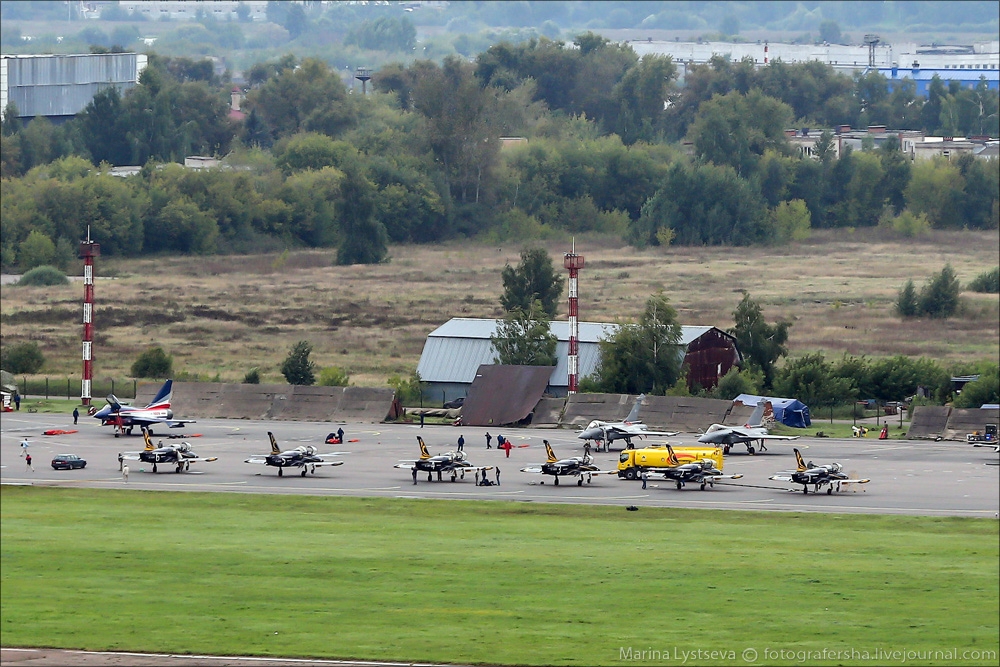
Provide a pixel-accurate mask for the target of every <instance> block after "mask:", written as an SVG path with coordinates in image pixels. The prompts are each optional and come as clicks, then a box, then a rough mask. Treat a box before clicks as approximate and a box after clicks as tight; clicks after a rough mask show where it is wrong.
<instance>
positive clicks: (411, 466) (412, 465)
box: [392, 461, 417, 470]
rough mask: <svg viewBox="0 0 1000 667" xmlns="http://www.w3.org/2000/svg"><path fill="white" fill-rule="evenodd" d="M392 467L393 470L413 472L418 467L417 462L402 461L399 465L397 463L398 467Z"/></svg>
mask: <svg viewBox="0 0 1000 667" xmlns="http://www.w3.org/2000/svg"><path fill="white" fill-rule="evenodd" d="M392 467H393V468H406V469H407V470H413V469H414V468H416V467H417V462H416V461H400V462H399V463H397V464H396V465H394V466H392Z"/></svg>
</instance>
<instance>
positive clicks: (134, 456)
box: [122, 452, 140, 461]
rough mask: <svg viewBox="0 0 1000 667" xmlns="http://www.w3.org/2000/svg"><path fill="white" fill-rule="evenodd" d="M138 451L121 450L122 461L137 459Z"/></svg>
mask: <svg viewBox="0 0 1000 667" xmlns="http://www.w3.org/2000/svg"><path fill="white" fill-rule="evenodd" d="M139 454H140V452H122V460H123V461H138V460H139Z"/></svg>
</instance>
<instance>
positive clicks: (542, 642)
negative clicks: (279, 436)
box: [0, 487, 1000, 665]
mask: <svg viewBox="0 0 1000 667" xmlns="http://www.w3.org/2000/svg"><path fill="white" fill-rule="evenodd" d="M0 505H2V563H3V567H2V598H0V601H2V633H3V637H2V642H3V644H4V645H5V646H53V647H64V648H86V649H122V650H135V651H154V652H156V651H169V652H175V653H184V652H191V653H202V652H206V653H223V654H250V655H271V656H316V657H329V658H364V659H378V660H415V661H442V662H465V663H491V664H497V663H500V664H531V665H541V664H545V665H550V664H551V665H563V664H566V665H575V664H595V665H598V664H601V665H603V664H621V663H622V661H623V650H625V649H628V648H632V649H633V650H647V649H653V650H658V651H667V652H668V653H669V652H672V651H673V652H676V651H693V650H697V649H704V650H707V649H712V650H722V651H734V652H735V656H736V660H735V661H731V660H728V659H726V658H725V657H723V658H722V659H721V660H714V659H708V660H704V659H703V660H697V659H696V660H693V661H691V660H689V662H688V664H746V663H745V662H743V661H742V659H741V652H742V651H743V649H745V648H754V649H755V650H758V651H759V652H760V656H761V657H760V659H761V660H763V651H764V650H765V649H766V648H773V649H778V648H786V649H798V650H822V649H823V648H828V649H857V650H874V649H875V648H876V647H879V648H882V649H894V648H897V649H905V650H914V651H916V650H927V651H933V650H941V649H950V648H953V647H957V648H960V649H986V650H989V649H993V650H995V649H996V647H997V644H998V640H1000V637H998V625H1000V622H998V621H1000V612H998V586H1000V577H998V559H1000V553H998V551H1000V541H998V529H997V522H996V521H993V520H986V519H981V520H980V519H960V518H923V517H898V516H868V515H850V516H848V515H829V514H823V515H820V514H784V513H782V514H775V513H753V512H725V511H703V510H702V511H699V510H679V509H667V508H662V509H659V508H657V509H651V508H642V509H641V510H640V511H638V512H626V511H625V510H624V509H623V508H621V507H598V506H561V505H558V506H557V505H542V504H525V503H499V502H461V501H432V500H396V499H359V498H338V497H302V496H280V497H278V496H263V495H242V494H213V493H207V494H198V493H184V494H175V493H159V492H139V491H127V490H122V491H107V490H103V491H99V490H86V489H72V490H67V489H42V488H17V487H5V488H4V489H3V493H2V497H0ZM633 655H635V653H633ZM670 655H676V653H670ZM670 660H671V661H675V660H674V658H673V657H671V658H670ZM654 662H658V661H654ZM663 662H666V661H663ZM782 662H785V663H789V664H790V663H793V662H794V659H792V660H786V661H782V660H779V659H772V660H769V661H768V663H782ZM914 662H915V663H917V664H920V663H921V661H920V660H913V661H909V662H908V664H912V663H914ZM923 662H924V664H929V663H933V662H935V661H933V660H928V661H923ZM938 662H940V661H938ZM959 662H961V661H959ZM976 662H982V660H978V661H969V662H968V664H975V663H976ZM830 663H831V664H832V663H839V664H852V662H851V661H850V660H847V661H844V660H836V661H830ZM810 664H824V663H823V661H819V662H813V661H810ZM868 664H872V663H871V662H870V661H869V663H868Z"/></svg>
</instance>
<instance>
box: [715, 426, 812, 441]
mask: <svg viewBox="0 0 1000 667" xmlns="http://www.w3.org/2000/svg"><path fill="white" fill-rule="evenodd" d="M731 432H732V434H733V435H736V436H739V437H741V438H747V439H748V440H798V439H799V436H797V435H771V434H770V433H754V432H753V431H748V430H744V429H739V428H734V429H732V431H731Z"/></svg>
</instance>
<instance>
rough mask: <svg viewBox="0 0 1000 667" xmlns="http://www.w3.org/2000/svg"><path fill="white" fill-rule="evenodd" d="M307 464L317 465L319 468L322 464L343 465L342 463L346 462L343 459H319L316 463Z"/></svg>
mask: <svg viewBox="0 0 1000 667" xmlns="http://www.w3.org/2000/svg"><path fill="white" fill-rule="evenodd" d="M305 465H309V466H316V467H317V468H319V467H320V466H342V465H344V462H343V461H317V462H316V463H306V464H305Z"/></svg>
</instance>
